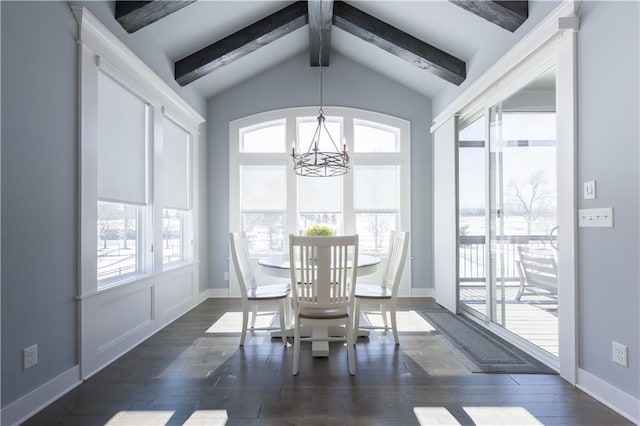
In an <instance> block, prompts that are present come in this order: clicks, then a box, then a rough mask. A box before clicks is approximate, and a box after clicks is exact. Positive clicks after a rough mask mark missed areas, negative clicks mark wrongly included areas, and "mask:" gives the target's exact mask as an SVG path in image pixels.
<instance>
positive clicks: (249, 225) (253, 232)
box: [240, 165, 287, 253]
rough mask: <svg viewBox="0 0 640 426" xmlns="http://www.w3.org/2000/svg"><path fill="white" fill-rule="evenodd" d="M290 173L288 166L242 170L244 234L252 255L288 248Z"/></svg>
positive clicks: (244, 167) (246, 167)
mask: <svg viewBox="0 0 640 426" xmlns="http://www.w3.org/2000/svg"><path fill="white" fill-rule="evenodd" d="M286 172H287V170H286V169H285V167H284V166H250V165H246V166H241V172H240V187H241V192H242V195H241V203H242V204H241V212H242V213H241V216H242V230H243V231H245V232H246V233H247V239H248V241H249V250H250V251H252V252H258V253H270V252H280V251H282V250H283V248H284V228H285V226H284V221H285V206H286V185H285V181H286V176H285V175H286Z"/></svg>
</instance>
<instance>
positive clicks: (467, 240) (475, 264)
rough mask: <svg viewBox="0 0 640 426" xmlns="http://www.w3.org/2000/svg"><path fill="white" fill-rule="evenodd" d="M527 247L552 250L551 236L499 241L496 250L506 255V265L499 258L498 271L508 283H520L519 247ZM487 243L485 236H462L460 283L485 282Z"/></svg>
mask: <svg viewBox="0 0 640 426" xmlns="http://www.w3.org/2000/svg"><path fill="white" fill-rule="evenodd" d="M522 245H527V246H528V247H532V248H536V249H551V240H550V239H549V235H505V236H504V237H502V238H499V239H498V240H497V244H496V247H495V250H499V251H500V252H502V253H504V264H502V263H501V260H500V259H501V256H497V258H496V259H497V263H496V269H497V271H498V274H499V275H500V276H502V277H504V279H505V280H506V281H518V280H519V279H520V275H519V274H518V269H517V266H516V262H515V261H516V260H518V246H522ZM486 247H487V246H486V242H485V236H484V235H462V236H460V264H459V277H460V281H465V282H473V281H485V277H486V274H485V256H486V250H487V248H486Z"/></svg>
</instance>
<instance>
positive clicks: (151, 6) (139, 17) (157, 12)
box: [115, 0, 196, 33]
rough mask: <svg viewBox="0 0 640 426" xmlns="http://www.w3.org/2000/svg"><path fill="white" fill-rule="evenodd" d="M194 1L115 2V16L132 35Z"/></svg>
mask: <svg viewBox="0 0 640 426" xmlns="http://www.w3.org/2000/svg"><path fill="white" fill-rule="evenodd" d="M195 1H196V0H176V1H160V0H155V1H116V15H115V16H116V20H117V21H118V22H119V23H120V25H122V28H124V29H125V30H126V31H127V32H128V33H134V32H136V31H138V30H139V29H141V28H144V27H146V26H147V25H150V24H153V23H154V22H156V21H157V20H159V19H162V18H164V17H165V16H168V15H171V14H172V13H173V12H176V11H178V10H180V9H182V8H183V7H185V6H189V5H190V4H191V3H193V2H195Z"/></svg>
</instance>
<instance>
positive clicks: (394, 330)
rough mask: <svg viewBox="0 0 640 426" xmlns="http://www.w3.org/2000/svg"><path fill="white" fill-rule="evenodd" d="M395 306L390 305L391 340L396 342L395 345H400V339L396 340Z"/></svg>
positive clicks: (396, 321)
mask: <svg viewBox="0 0 640 426" xmlns="http://www.w3.org/2000/svg"><path fill="white" fill-rule="evenodd" d="M396 311H397V309H396V304H395V303H392V304H391V327H392V328H393V340H394V341H395V342H396V345H399V344H400V339H399V338H398V319H397V318H396Z"/></svg>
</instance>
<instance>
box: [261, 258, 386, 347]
mask: <svg viewBox="0 0 640 426" xmlns="http://www.w3.org/2000/svg"><path fill="white" fill-rule="evenodd" d="M380 262H381V259H380V258H379V257H376V256H369V255H366V254H358V277H360V276H364V275H369V274H373V273H375V272H376V270H377V269H378V264H380ZM258 265H260V267H261V268H262V272H264V273H265V274H267V275H271V276H275V277H281V278H288V279H290V278H291V271H290V269H291V268H290V263H289V255H287V254H280V255H273V256H267V257H263V258H261V259H259V260H258ZM285 333H286V334H287V336H293V329H291V328H288V329H287V330H285ZM301 333H302V335H303V336H304V335H307V336H308V335H311V334H313V336H314V337H321V338H326V337H328V336H344V334H345V331H344V327H340V326H332V327H326V326H324V327H322V326H315V327H302V328H301ZM356 335H357V336H368V335H369V330H356ZM271 336H272V337H278V338H279V337H280V331H274V332H272V333H271ZM311 353H312V355H313V356H314V357H328V356H329V342H327V341H322V340H314V341H313V342H311Z"/></svg>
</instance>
